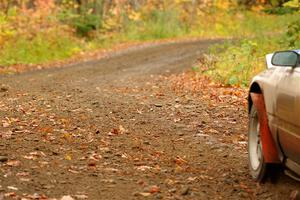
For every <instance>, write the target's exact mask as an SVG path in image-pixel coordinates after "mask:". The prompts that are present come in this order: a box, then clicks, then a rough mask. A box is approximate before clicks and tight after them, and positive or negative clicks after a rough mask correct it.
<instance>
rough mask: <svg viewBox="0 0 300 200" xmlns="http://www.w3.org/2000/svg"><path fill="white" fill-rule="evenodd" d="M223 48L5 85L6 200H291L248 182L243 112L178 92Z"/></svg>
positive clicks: (139, 55)
mask: <svg viewBox="0 0 300 200" xmlns="http://www.w3.org/2000/svg"><path fill="white" fill-rule="evenodd" d="M215 42H218V41H192V42H180V43H169V44H160V45H154V46H148V47H139V48H133V49H130V50H126V51H122V52H119V53H114V54H111V55H110V56H108V58H105V59H102V60H97V61H90V62H87V63H81V64H76V65H73V66H69V67H65V68H60V69H47V70H41V71H35V72H28V73H24V74H21V75H14V76H1V77H0V85H1V84H4V85H3V86H2V88H1V92H0V119H1V127H0V139H1V141H0V160H1V161H0V199H21V198H23V199H64V200H69V199H95V200H98V199H280V200H281V199H289V196H290V194H291V192H292V191H294V190H297V189H299V188H300V187H299V186H300V184H299V183H297V182H295V181H293V180H291V179H290V178H288V177H286V176H284V175H281V176H280V178H279V180H278V181H277V182H276V183H270V182H267V183H266V184H263V185H258V184H256V183H255V182H253V181H252V180H251V178H250V177H249V175H248V168H247V151H246V144H245V141H246V136H245V133H246V130H247V113H246V109H245V106H244V105H243V103H232V104H228V102H227V103H226V101H224V102H223V103H220V102H219V103H216V102H215V100H214V99H215V97H214V95H213V94H214V92H217V90H218V88H214V87H211V88H207V87H206V89H203V91H202V90H201V88H200V90H199V92H196V93H195V92H193V93H192V92H190V91H189V90H185V89H181V90H176V89H174V77H175V79H176V76H177V75H176V74H178V73H181V72H182V71H184V70H186V69H187V68H189V67H190V66H191V65H192V63H193V61H194V60H195V59H196V58H197V57H198V56H199V55H201V54H202V53H203V52H204V51H206V50H207V48H208V47H209V46H210V45H211V44H213V43H215ZM172 77H173V78H172ZM204 91H205V93H204ZM224 98H226V96H225V97H224Z"/></svg>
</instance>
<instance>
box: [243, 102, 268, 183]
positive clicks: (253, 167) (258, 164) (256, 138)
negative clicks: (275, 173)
mask: <svg viewBox="0 0 300 200" xmlns="http://www.w3.org/2000/svg"><path fill="white" fill-rule="evenodd" d="M248 156H249V168H250V174H251V175H252V177H253V178H254V179H255V180H256V181H259V182H261V181H263V180H264V178H265V177H266V174H267V167H268V166H267V163H265V161H264V156H263V150H262V142H261V137H260V123H259V120H258V112H257V109H256V108H255V106H252V108H251V112H250V116H249V129H248Z"/></svg>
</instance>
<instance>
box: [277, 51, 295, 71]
mask: <svg viewBox="0 0 300 200" xmlns="http://www.w3.org/2000/svg"><path fill="white" fill-rule="evenodd" d="M271 63H272V65H274V66H287V67H297V66H298V63H299V54H298V53H297V52H295V51H277V52H275V53H274V55H273V57H272V61H271Z"/></svg>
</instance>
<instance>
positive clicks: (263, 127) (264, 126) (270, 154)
mask: <svg viewBox="0 0 300 200" xmlns="http://www.w3.org/2000/svg"><path fill="white" fill-rule="evenodd" d="M250 96H251V99H252V102H253V105H254V106H255V108H256V109H257V112H258V120H259V123H260V137H261V142H262V150H263V155H264V160H265V162H266V163H280V160H279V154H278V150H277V148H276V144H275V142H274V139H273V137H272V134H271V131H270V128H269V125H268V116H267V111H266V106H265V101H264V96H263V94H257V93H250Z"/></svg>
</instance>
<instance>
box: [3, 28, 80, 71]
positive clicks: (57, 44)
mask: <svg viewBox="0 0 300 200" xmlns="http://www.w3.org/2000/svg"><path fill="white" fill-rule="evenodd" d="M51 34H52V35H51ZM80 51H81V46H80V43H79V42H77V41H76V40H74V39H72V38H71V37H68V35H57V34H53V33H47V34H42V33H38V34H37V35H36V36H35V37H33V38H32V39H28V38H27V37H22V36H21V37H18V38H13V39H11V40H10V41H9V42H6V43H5V44H4V46H3V47H2V49H1V51H0V65H2V66H7V65H14V64H20V63H21V64H40V63H46V62H49V61H57V60H62V59H65V58H69V57H70V56H72V55H74V54H76V53H78V52H80Z"/></svg>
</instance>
